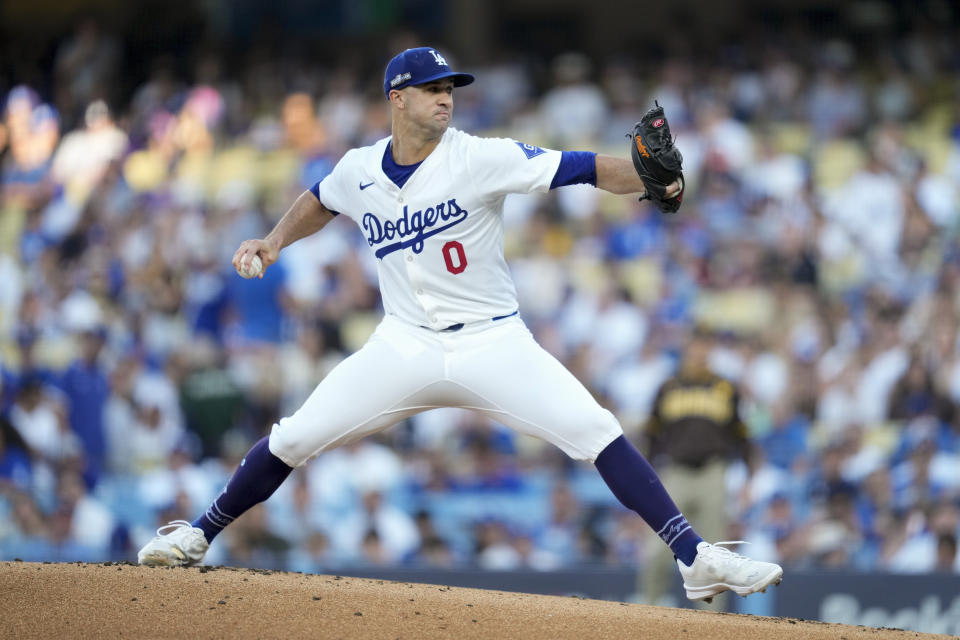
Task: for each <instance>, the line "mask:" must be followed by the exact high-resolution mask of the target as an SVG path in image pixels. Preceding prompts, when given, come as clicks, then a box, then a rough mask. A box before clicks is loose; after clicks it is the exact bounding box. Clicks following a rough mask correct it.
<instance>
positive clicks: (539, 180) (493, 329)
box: [270, 129, 623, 467]
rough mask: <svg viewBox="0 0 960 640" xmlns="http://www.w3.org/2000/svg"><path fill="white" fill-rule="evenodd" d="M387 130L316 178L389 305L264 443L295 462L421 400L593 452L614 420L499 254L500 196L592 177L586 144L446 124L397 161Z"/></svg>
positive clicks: (615, 429)
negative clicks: (421, 148)
mask: <svg viewBox="0 0 960 640" xmlns="http://www.w3.org/2000/svg"><path fill="white" fill-rule="evenodd" d="M389 142H390V139H389V138H386V139H384V140H381V141H379V142H377V143H376V144H374V145H372V146H369V147H364V148H362V149H355V150H353V151H350V152H348V153H347V154H346V155H345V156H344V157H343V159H341V160H340V162H339V163H338V164H337V166H336V167H335V168H334V170H333V172H332V173H331V174H330V175H329V176H327V177H326V178H325V179H324V180H323V181H322V182H321V183H320V184H319V185H316V186H315V188H314V189H313V192H314V194H315V195H316V196H317V197H318V198H319V199H320V202H322V203H323V205H324V206H325V207H326V208H327V209H329V210H331V211H334V212H337V213H342V214H344V215H348V216H350V217H351V218H353V219H354V220H355V221H356V222H357V224H358V225H360V229H361V230H362V231H363V233H364V234H365V236H366V238H367V243H368V244H369V245H370V248H371V250H373V252H374V255H375V256H376V257H377V258H378V271H379V277H380V291H381V294H382V297H383V304H384V308H385V311H386V314H387V315H386V316H385V317H384V319H383V321H382V322H381V323H380V325H379V326H378V327H377V330H376V331H375V332H374V333H373V335H372V336H371V337H370V339H369V340H368V341H367V343H366V344H365V345H364V346H363V347H362V348H361V349H360V350H359V351H357V352H356V353H354V354H353V355H351V356H350V357H349V358H347V359H346V360H344V361H343V362H341V363H340V364H339V365H337V366H336V367H335V368H334V369H333V371H331V372H330V373H329V374H328V375H327V377H326V378H324V379H323V381H321V382H320V384H319V385H318V386H317V388H316V389H315V390H314V391H313V393H311V394H310V397H309V398H307V400H306V401H305V402H304V403H303V406H301V407H300V408H299V409H298V410H297V411H296V412H295V413H294V414H293V415H292V416H289V417H286V418H283V419H282V420H280V421H279V422H278V423H277V424H275V425H274V427H273V431H272V432H271V434H270V451H271V452H272V453H273V454H274V455H275V456H277V457H278V458H280V459H281V460H283V461H284V462H286V463H287V464H289V465H290V466H293V467H296V466H300V465H302V464H304V463H305V462H306V461H308V460H309V459H311V458H313V457H314V456H316V455H318V454H319V453H321V452H322V451H326V450H328V449H332V448H334V447H338V446H340V445H343V444H347V443H349V442H353V441H354V440H357V439H359V438H362V437H364V436H366V435H369V434H371V433H375V432H377V431H379V430H381V429H385V428H387V427H389V426H390V425H392V424H394V423H396V422H398V421H400V420H403V419H405V418H407V417H410V416H412V415H415V414H417V413H419V412H421V411H426V410H428V409H433V408H436V407H463V408H467V409H472V410H474V411H476V412H478V413H480V414H482V415H484V416H487V417H488V418H490V419H492V420H495V421H497V422H500V423H502V424H505V425H508V426H510V427H511V428H513V429H516V430H517V431H519V432H521V433H525V434H529V435H532V436H535V437H538V438H542V439H544V440H546V441H548V442H551V443H553V444H555V445H556V446H558V447H560V448H561V449H562V450H563V451H564V452H566V453H567V454H568V455H570V456H571V457H573V458H576V459H578V460H591V461H592V460H594V459H596V457H597V455H599V453H600V452H601V451H603V449H604V448H605V447H606V446H607V445H608V444H610V443H611V442H612V441H613V440H614V439H616V438H617V437H618V436H619V435H621V434H622V433H623V430H622V429H621V428H620V424H619V422H617V419H616V418H615V417H614V416H613V414H611V413H610V412H609V411H607V410H606V409H603V408H602V407H601V406H600V405H599V404H597V401H596V400H595V399H594V398H593V396H592V395H591V394H590V392H589V391H587V389H586V388H585V387H584V386H583V385H582V384H581V383H580V382H579V381H578V380H577V379H576V378H575V377H574V376H573V374H571V373H570V372H569V371H567V370H566V369H565V368H564V366H563V365H562V364H561V363H560V362H559V361H558V360H557V359H556V358H554V357H553V356H552V355H550V354H549V353H547V352H546V351H545V350H544V349H543V348H542V347H541V346H540V345H538V344H537V342H536V341H535V340H534V339H533V336H532V335H531V334H530V331H529V330H528V329H527V327H526V325H524V323H523V320H521V319H520V317H519V316H518V315H515V314H516V312H517V293H516V290H515V289H514V286H513V281H512V280H511V278H510V273H509V271H508V270H507V265H506V262H505V261H504V259H503V199H504V197H506V195H507V194H508V193H517V192H529V191H545V190H547V189H549V188H550V187H551V186H552V185H553V186H556V185H558V184H567V183H571V182H576V181H587V182H590V181H591V177H590V174H591V171H595V160H594V159H593V157H592V154H581V155H579V156H577V154H576V153H574V154H572V155H571V156H565V154H561V153H559V152H556V151H547V150H544V149H540V148H539V147H534V146H532V145H524V144H521V143H519V142H514V141H513V140H504V139H490V138H476V137H473V136H470V135H467V134H465V133H462V132H460V131H457V130H456V129H447V131H446V132H445V133H444V136H443V138H442V139H441V141H440V143H439V144H438V145H437V147H436V149H434V150H433V152H432V153H430V155H429V156H427V158H426V159H425V160H424V161H423V163H421V164H420V165H419V166H416V167H407V168H403V167H397V166H396V165H395V164H393V163H390V162H387V158H389V156H385V153H386V152H387V145H388V144H389ZM565 157H566V158H568V159H569V163H568V162H565V161H563V158H565ZM391 160H392V158H391ZM384 166H386V167H387V170H389V171H396V172H398V175H397V176H394V177H397V178H398V181H400V182H402V183H403V187H402V188H401V187H398V186H397V184H396V183H394V181H393V179H392V177H391V176H388V175H387V174H386V173H385V170H384ZM577 167H579V169H578V168H577ZM558 168H559V169H560V170H559V171H558ZM400 173H403V175H404V176H406V182H403V180H402V177H403V176H401V175H400ZM593 177H594V180H593V181H594V182H595V174H594V175H593Z"/></svg>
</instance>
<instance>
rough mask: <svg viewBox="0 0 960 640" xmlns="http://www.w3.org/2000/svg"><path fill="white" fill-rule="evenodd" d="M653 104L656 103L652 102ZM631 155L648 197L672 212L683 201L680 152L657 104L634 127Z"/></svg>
mask: <svg viewBox="0 0 960 640" xmlns="http://www.w3.org/2000/svg"><path fill="white" fill-rule="evenodd" d="M654 104H656V103H654ZM630 137H631V138H632V140H631V144H630V157H631V158H632V159H633V167H634V169H636V170H637V175H639V176H640V179H641V180H642V181H643V186H644V189H645V190H646V193H645V194H644V195H643V196H642V197H641V198H640V199H641V200H645V199H649V200H650V201H652V202H653V204H654V205H655V206H656V207H657V209H659V210H660V211H662V212H664V213H675V212H676V211H677V210H678V209H679V208H680V204H681V203H682V202H683V189H684V183H683V155H681V153H680V150H679V149H677V147H676V146H674V144H673V137H672V136H671V135H670V125H669V123H667V117H666V115H664V113H663V107H661V106H660V105H659V104H656V106H655V107H654V108H653V109H650V110H649V111H647V112H646V113H645V114H643V117H642V118H641V119H640V122H638V123H637V124H635V125H634V126H633V134H632V135H631V136H630Z"/></svg>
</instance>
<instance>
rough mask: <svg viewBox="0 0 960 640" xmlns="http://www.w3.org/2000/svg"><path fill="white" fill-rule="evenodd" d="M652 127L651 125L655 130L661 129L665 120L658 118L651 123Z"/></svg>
mask: <svg viewBox="0 0 960 640" xmlns="http://www.w3.org/2000/svg"><path fill="white" fill-rule="evenodd" d="M650 125H651V126H652V127H653V128H654V129H659V128H660V127H662V126H663V118H657V119H656V120H654V121H653V122H651V123H650Z"/></svg>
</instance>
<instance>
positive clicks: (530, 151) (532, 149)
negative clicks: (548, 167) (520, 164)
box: [517, 142, 546, 160]
mask: <svg viewBox="0 0 960 640" xmlns="http://www.w3.org/2000/svg"><path fill="white" fill-rule="evenodd" d="M517 146H518V147H520V150H521V151H523V154H524V155H525V156H527V160H530V159H532V158H536V157H537V156H539V155H541V154H544V153H546V151H544V150H543V149H541V148H540V147H537V146H534V145H532V144H526V143H524V142H518V143H517Z"/></svg>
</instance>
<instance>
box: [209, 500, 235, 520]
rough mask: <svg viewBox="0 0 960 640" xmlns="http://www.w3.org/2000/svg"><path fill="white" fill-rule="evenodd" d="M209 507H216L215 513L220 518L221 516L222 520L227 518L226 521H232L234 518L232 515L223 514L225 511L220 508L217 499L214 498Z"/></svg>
mask: <svg viewBox="0 0 960 640" xmlns="http://www.w3.org/2000/svg"><path fill="white" fill-rule="evenodd" d="M210 507H211V508H212V509H216V510H217V514H218V515H219V516H220V517H221V518H223V519H224V520H227V521H228V522H233V521H234V520H235V518H234V517H233V516H228V515H227V514H225V513H224V512H223V511H222V510H221V509H220V505H218V504H217V501H216V500H214V501H213V504H211V505H210Z"/></svg>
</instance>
